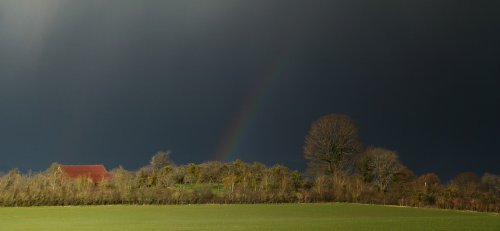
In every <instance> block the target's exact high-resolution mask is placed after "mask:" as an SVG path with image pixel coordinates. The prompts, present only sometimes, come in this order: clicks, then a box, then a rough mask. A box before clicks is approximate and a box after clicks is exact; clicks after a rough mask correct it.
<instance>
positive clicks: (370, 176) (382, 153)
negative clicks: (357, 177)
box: [360, 148, 401, 192]
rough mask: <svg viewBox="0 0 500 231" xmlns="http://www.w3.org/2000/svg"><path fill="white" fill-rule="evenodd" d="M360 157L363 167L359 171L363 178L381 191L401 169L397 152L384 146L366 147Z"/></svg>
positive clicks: (383, 190)
mask: <svg viewBox="0 0 500 231" xmlns="http://www.w3.org/2000/svg"><path fill="white" fill-rule="evenodd" d="M360 159H361V160H362V163H363V165H362V166H363V167H364V168H363V169H362V171H361V174H362V176H363V178H364V179H365V180H367V181H371V182H372V183H373V184H374V185H375V186H377V188H378V189H379V190H380V191H382V192H385V191H387V188H388V186H389V184H390V183H392V182H393V181H394V179H395V177H396V174H397V173H398V172H399V170H400V169H401V164H400V163H399V160H398V154H397V153H396V152H395V151H391V150H387V149H384V148H368V149H367V150H366V152H365V153H364V155H363V157H362V158H360Z"/></svg>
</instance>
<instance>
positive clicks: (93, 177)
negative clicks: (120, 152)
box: [58, 164, 111, 184]
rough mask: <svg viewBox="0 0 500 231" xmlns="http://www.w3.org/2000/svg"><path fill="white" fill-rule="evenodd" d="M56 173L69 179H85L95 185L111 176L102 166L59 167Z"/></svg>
mask: <svg viewBox="0 0 500 231" xmlns="http://www.w3.org/2000/svg"><path fill="white" fill-rule="evenodd" d="M58 171H59V172H61V173H63V174H65V175H66V176H68V177H70V178H74V179H76V178H80V177H86V178H87V179H88V180H89V181H92V182H93V183H95V184H97V183H100V182H102V181H104V180H107V179H109V178H110V177H111V175H110V174H109V173H108V171H106V168H105V167H104V165H102V164H99V165H62V164H61V165H59V167H58Z"/></svg>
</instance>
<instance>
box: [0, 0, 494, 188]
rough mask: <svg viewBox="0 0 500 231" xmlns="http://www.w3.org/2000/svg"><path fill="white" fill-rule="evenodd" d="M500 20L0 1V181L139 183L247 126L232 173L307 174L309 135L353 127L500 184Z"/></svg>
mask: <svg viewBox="0 0 500 231" xmlns="http://www.w3.org/2000/svg"><path fill="white" fill-rule="evenodd" d="M499 12H500V2H499V1H434V0H432V1H431V0H423V1H401V0H398V1H396V0H394V1H352V0H349V1H347V0H344V1H335V0H325V1H277V0H266V1H255V0H252V1H250V0H247V1H237V0H224V1H223V0H211V1H201V0H200V1H194V0H182V1H152V0H151V1H150V0H142V1H124V0H120V1H101V0H87V1H78V2H76V1H63V0H40V1H29V0H5V1H1V2H0V157H1V158H0V171H4V172H5V171H8V170H9V169H10V168H14V167H18V168H20V169H22V170H27V169H33V170H35V171H38V170H43V169H45V168H47V167H48V166H49V164H50V163H51V162H54V161H57V162H60V163H68V164H90V163H104V164H105V165H106V166H107V167H108V168H113V167H116V166H118V165H123V166H124V167H125V168H127V169H137V168H139V167H140V166H144V165H146V164H147V162H148V160H149V158H150V156H151V155H153V154H154V153H155V152H156V151H157V150H160V149H171V150H172V151H173V158H174V160H175V161H176V162H177V163H179V164H183V163H188V162H202V161H207V160H212V159H214V158H215V155H216V154H215V153H216V151H217V149H218V148H219V147H220V146H221V144H223V143H224V141H223V139H224V136H225V135H226V134H231V133H228V131H230V130H231V129H232V128H231V126H233V125H234V124H235V123H237V122H238V118H239V115H240V114H245V117H244V120H242V121H243V123H242V124H243V126H242V129H239V134H237V135H238V137H237V138H235V140H236V143H235V146H234V148H233V149H232V153H231V155H230V156H229V157H228V158H229V159H235V158H239V159H242V160H244V161H260V162H263V163H265V164H268V165H272V164H276V163H282V164H285V165H287V166H289V167H290V168H292V169H299V170H303V169H304V167H305V160H304V159H303V157H302V146H303V141H304V137H305V135H306V134H307V130H308V129H309V126H310V124H311V122H312V121H314V120H316V119H317V118H318V117H320V116H321V115H325V114H328V113H342V114H348V115H350V116H351V117H353V118H354V119H355V121H356V122H357V123H358V125H359V127H360V132H361V136H362V138H363V142H364V143H365V144H366V145H367V146H369V145H373V146H380V147H385V148H389V149H394V150H397V151H398V152H399V154H400V158H401V160H402V162H403V163H404V164H405V165H407V166H408V167H409V168H410V169H412V170H414V171H415V172H416V173H417V174H421V173H425V172H435V173H438V174H439V175H440V176H442V178H444V179H448V178H450V177H452V176H453V175H455V174H457V173H459V172H463V171H475V172H477V173H478V174H482V173H483V172H490V173H496V174H498V173H500V171H499V170H500V168H499V167H498V166H500V151H499V147H498V144H500V122H499V118H500V103H499V102H500V80H499V79H500V58H499V54H500V13H499ZM247 104H248V105H247ZM245 110H246V111H245ZM240 122H241V121H240ZM235 134H236V133H235Z"/></svg>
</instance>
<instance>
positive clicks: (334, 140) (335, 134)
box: [304, 114, 362, 175]
mask: <svg viewBox="0 0 500 231" xmlns="http://www.w3.org/2000/svg"><path fill="white" fill-rule="evenodd" d="M361 148H362V144H361V141H360V139H359V135H358V127H357V126H356V124H355V123H354V121H353V120H352V119H351V117H349V116H346V115H336V114H331V115H326V116H323V117H321V118H319V119H318V120H317V121H315V122H313V124H312V125H311V129H310V130H309V133H308V134H307V136H306V139H305V145H304V157H305V158H306V159H307V160H308V161H309V163H308V171H309V172H311V173H314V174H319V175H321V174H333V173H337V172H342V171H344V170H346V169H347V168H348V167H350V165H349V164H350V160H351V159H352V157H353V155H355V154H357V153H358V152H359V151H360V150H361Z"/></svg>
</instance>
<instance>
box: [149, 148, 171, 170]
mask: <svg viewBox="0 0 500 231" xmlns="http://www.w3.org/2000/svg"><path fill="white" fill-rule="evenodd" d="M170 153H171V151H170V150H169V151H158V152H157V153H156V154H155V155H154V156H153V157H151V161H150V162H149V165H150V166H151V168H152V169H153V171H157V170H160V169H162V168H163V167H166V166H169V165H172V166H174V165H175V163H174V161H172V159H170Z"/></svg>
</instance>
